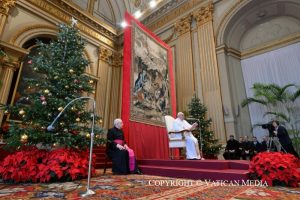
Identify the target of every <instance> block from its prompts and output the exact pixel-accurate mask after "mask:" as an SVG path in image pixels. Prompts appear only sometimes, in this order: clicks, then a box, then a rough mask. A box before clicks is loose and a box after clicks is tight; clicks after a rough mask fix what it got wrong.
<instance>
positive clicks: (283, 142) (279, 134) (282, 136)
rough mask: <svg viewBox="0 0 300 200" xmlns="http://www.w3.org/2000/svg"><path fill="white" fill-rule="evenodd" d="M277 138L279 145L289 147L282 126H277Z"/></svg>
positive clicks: (288, 140) (287, 136)
mask: <svg viewBox="0 0 300 200" xmlns="http://www.w3.org/2000/svg"><path fill="white" fill-rule="evenodd" d="M277 137H278V139H279V142H280V143H281V145H289V144H291V143H292V141H291V138H290V136H289V134H288V132H287V130H286V128H284V127H283V126H278V129H277Z"/></svg>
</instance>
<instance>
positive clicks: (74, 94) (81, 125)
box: [4, 24, 102, 149]
mask: <svg viewBox="0 0 300 200" xmlns="http://www.w3.org/2000/svg"><path fill="white" fill-rule="evenodd" d="M73 25H74V24H73ZM84 44H85V43H84V41H83V39H82V38H81V36H80V35H79V33H78V30H77V29H76V28H75V27H73V26H68V25H64V24H61V25H59V32H58V35H57V39H56V40H53V41H51V42H50V44H44V43H41V42H38V48H37V52H38V54H37V55H35V56H33V57H31V58H30V60H29V61H28V64H29V67H31V68H32V69H33V71H34V72H35V74H36V75H35V77H37V78H34V79H25V80H24V81H25V84H26V87H27V89H26V91H25V92H24V94H25V95H24V96H21V97H20V98H19V100H18V101H17V102H16V103H15V105H13V106H6V107H5V108H4V109H5V113H6V114H10V116H11V117H12V118H16V119H19V120H20V121H21V122H19V121H17V122H12V124H11V125H10V129H9V133H8V135H7V136H6V138H5V142H6V143H7V146H8V147H11V148H20V147H22V146H24V145H25V146H36V145H38V146H39V147H45V148H51V147H53V146H54V147H57V146H66V147H72V148H78V149H82V148H84V147H87V146H88V144H89V141H90V138H89V137H90V134H89V133H90V124H91V119H92V114H93V113H92V112H91V111H88V108H87V101H85V100H80V101H75V102H74V103H73V104H72V105H71V106H70V107H68V108H66V109H65V110H64V112H63V114H62V116H61V117H60V119H59V120H58V121H57V123H56V124H55V125H54V127H55V130H54V132H53V133H49V132H47V127H48V126H49V124H51V122H52V121H53V120H54V118H55V117H56V116H57V115H58V114H59V112H61V111H62V110H63V108H64V106H65V105H66V104H67V103H68V102H70V101H71V100H73V99H75V98H78V97H81V96H86V95H89V94H91V93H94V92H95V91H94V88H93V84H94V80H93V79H91V78H90V77H89V76H88V75H87V74H85V69H86V67H87V66H88V64H89V62H88V60H87V59H86V58H85V57H84V54H83V51H84ZM96 119H98V120H97V121H98V122H99V117H97V118H96ZM101 133H102V130H101V129H99V128H97V129H96V130H95V134H96V140H95V141H96V143H101V142H102V140H101V139H100V138H102V137H99V134H101Z"/></svg>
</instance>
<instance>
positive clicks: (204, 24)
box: [193, 4, 226, 143]
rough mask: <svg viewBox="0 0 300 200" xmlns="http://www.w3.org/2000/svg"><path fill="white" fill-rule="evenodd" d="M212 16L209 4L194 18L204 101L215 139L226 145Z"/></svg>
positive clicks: (194, 15)
mask: <svg viewBox="0 0 300 200" xmlns="http://www.w3.org/2000/svg"><path fill="white" fill-rule="evenodd" d="M212 14H213V5H212V4H209V5H208V6H206V7H201V8H200V9H198V10H197V11H195V12H194V13H193V17H194V18H195V20H196V22H197V32H198V43H199V54H200V55H199V59H200V67H201V81H202V93H203V101H204V104H205V105H206V106H207V109H208V112H207V113H208V117H210V118H212V121H213V122H212V127H211V128H212V130H213V131H214V132H215V137H216V138H217V139H219V141H220V142H221V143H225V141H226V132H225V126H224V116H223V106H222V98H221V88H220V80H219V69H218V63H217V57H216V46H215V40H214V30H213V22H212Z"/></svg>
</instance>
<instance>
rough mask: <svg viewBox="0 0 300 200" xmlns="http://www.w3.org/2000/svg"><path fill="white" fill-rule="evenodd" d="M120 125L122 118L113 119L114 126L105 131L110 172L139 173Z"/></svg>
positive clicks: (121, 124)
mask: <svg viewBox="0 0 300 200" xmlns="http://www.w3.org/2000/svg"><path fill="white" fill-rule="evenodd" d="M122 127H123V122H122V120H121V119H115V120H114V127H113V128H111V129H109V130H108V133H107V145H108V147H107V154H108V156H109V157H110V159H111V160H112V172H113V174H129V173H140V172H139V170H138V168H137V163H136V160H135V157H134V155H133V151H132V149H130V148H129V147H128V146H127V144H126V141H125V139H124V133H123V131H122Z"/></svg>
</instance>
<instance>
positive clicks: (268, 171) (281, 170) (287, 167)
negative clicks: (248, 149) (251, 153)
mask: <svg viewBox="0 0 300 200" xmlns="http://www.w3.org/2000/svg"><path fill="white" fill-rule="evenodd" d="M298 167H299V159H297V158H296V157H295V156H294V155H292V154H286V153H282V152H263V153H259V154H257V155H256V156H255V157H254V158H253V159H252V160H251V162H250V177H252V178H253V179H260V180H262V181H264V182H265V181H266V182H267V183H268V185H269V186H273V185H284V186H291V187H297V186H298V183H299V182H300V171H298Z"/></svg>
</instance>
